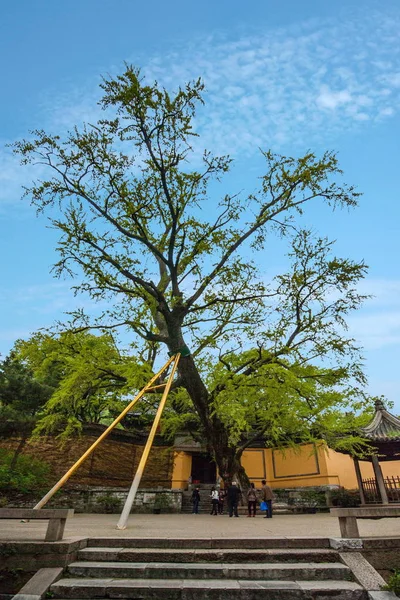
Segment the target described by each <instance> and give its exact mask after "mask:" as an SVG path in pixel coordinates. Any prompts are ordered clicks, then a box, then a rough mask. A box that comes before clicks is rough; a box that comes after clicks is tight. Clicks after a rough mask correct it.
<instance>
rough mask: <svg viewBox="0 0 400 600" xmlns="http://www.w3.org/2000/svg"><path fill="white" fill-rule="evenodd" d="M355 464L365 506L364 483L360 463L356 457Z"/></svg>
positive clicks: (359, 488) (354, 457) (361, 497)
mask: <svg viewBox="0 0 400 600" xmlns="http://www.w3.org/2000/svg"><path fill="white" fill-rule="evenodd" d="M353 462H354V468H355V471H356V477H357V484H358V491H359V493H360V500H361V504H365V494H364V488H363V482H362V477H361V470H360V463H359V461H358V458H357V457H356V456H353Z"/></svg>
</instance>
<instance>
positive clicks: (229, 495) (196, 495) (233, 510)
mask: <svg viewBox="0 0 400 600" xmlns="http://www.w3.org/2000/svg"><path fill="white" fill-rule="evenodd" d="M261 483H262V488H261V490H256V488H255V486H254V483H251V484H250V488H249V489H248V491H247V494H246V498H247V510H248V515H247V516H248V517H255V516H256V511H257V505H259V506H260V509H261V510H265V512H266V515H265V517H264V518H265V519H272V500H273V493H272V490H271V488H270V487H269V486H268V485H267V482H266V481H265V479H263V480H262V482H261ZM210 497H211V513H210V514H211V515H223V514H224V503H225V500H226V501H227V504H228V513H229V516H230V517H233V516H235V517H238V516H239V514H238V506H239V503H240V501H241V500H242V499H243V495H242V491H241V489H240V487H239V486H238V484H237V482H236V481H232V484H231V485H230V486H228V488H227V489H226V490H225V489H222V488H220V489H219V490H218V489H216V488H215V487H213V488H212V489H211V494H210ZM192 503H193V510H192V513H193V514H195V515H197V514H198V512H199V504H200V488H199V487H196V488H195V489H194V490H193V493H192Z"/></svg>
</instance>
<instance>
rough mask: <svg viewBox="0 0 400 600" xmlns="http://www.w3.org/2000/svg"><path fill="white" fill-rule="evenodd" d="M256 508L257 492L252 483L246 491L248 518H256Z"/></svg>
mask: <svg viewBox="0 0 400 600" xmlns="http://www.w3.org/2000/svg"><path fill="white" fill-rule="evenodd" d="M256 507H257V492H256V490H255V487H254V483H251V484H250V488H249V489H248V491H247V510H248V513H249V514H248V515H247V516H248V517H255V516H256Z"/></svg>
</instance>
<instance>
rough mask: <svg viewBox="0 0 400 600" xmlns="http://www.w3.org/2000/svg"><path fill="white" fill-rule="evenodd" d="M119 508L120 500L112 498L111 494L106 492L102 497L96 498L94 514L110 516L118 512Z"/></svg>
mask: <svg viewBox="0 0 400 600" xmlns="http://www.w3.org/2000/svg"><path fill="white" fill-rule="evenodd" d="M120 508H121V500H120V499H119V498H116V497H115V496H113V495H112V494H111V492H106V493H105V494H103V495H102V496H98V498H96V512H98V511H99V512H104V513H107V514H112V513H116V512H119V510H120Z"/></svg>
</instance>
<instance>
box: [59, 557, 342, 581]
mask: <svg viewBox="0 0 400 600" xmlns="http://www.w3.org/2000/svg"><path fill="white" fill-rule="evenodd" d="M67 572H68V576H71V577H94V578H101V579H109V578H112V579H114V578H118V579H162V578H165V579H207V580H208V579H251V580H256V579H257V580H258V579H260V580H267V581H269V580H279V581H287V580H303V579H306V580H314V579H315V580H318V581H321V580H326V579H331V580H332V579H335V580H351V579H352V574H351V571H350V569H349V567H347V566H346V565H344V564H342V563H311V562H307V563H301V564H299V563H272V564H265V563H250V564H243V563H241V564H235V563H233V564H232V563H195V564H193V563H144V562H141V563H137V562H135V563H133V562H125V563H121V562H106V563H104V562H94V561H93V562H91V561H88V562H74V563H71V564H70V565H69V566H68V569H67Z"/></svg>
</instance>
